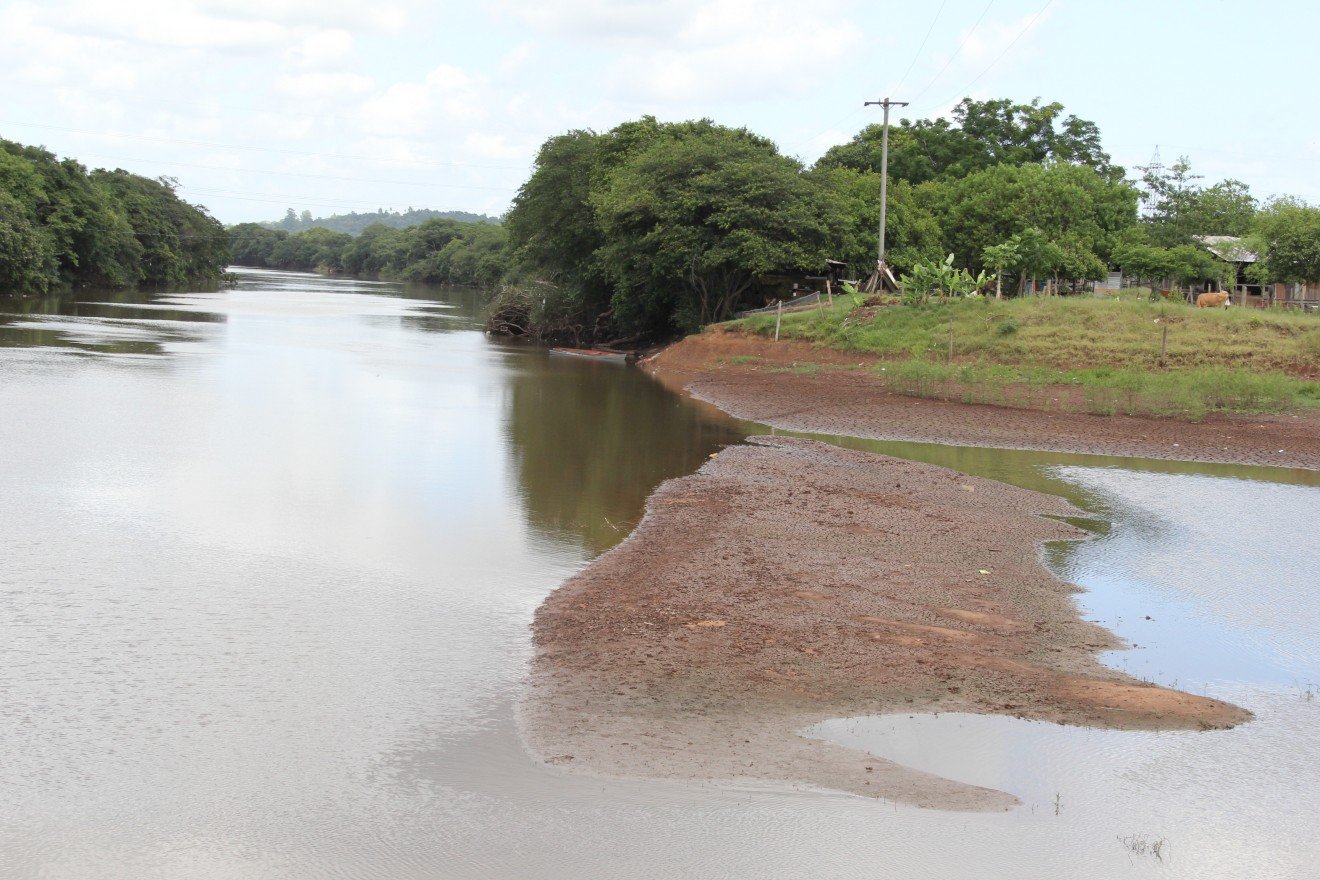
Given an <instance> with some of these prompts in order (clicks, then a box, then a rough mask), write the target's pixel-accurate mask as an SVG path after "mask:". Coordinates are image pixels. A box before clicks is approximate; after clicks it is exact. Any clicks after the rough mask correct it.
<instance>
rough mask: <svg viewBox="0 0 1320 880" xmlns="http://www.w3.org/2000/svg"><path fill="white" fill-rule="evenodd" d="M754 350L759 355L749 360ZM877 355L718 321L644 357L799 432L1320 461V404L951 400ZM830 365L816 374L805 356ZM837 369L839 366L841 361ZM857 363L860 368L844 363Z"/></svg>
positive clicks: (1281, 463) (714, 398)
mask: <svg viewBox="0 0 1320 880" xmlns="http://www.w3.org/2000/svg"><path fill="white" fill-rule="evenodd" d="M749 359H750V360H749ZM875 363H876V361H875V359H874V358H867V357H865V356H861V355H857V354H853V353H849V352H841V351H836V350H832V349H825V348H816V347H813V346H811V345H808V344H806V343H801V342H789V341H784V342H778V343H776V342H773V341H772V340H769V339H767V338H765V337H762V336H753V335H749V334H744V333H739V332H737V331H733V330H728V329H725V328H723V327H715V328H712V329H711V330H708V331H706V332H705V333H702V334H699V335H697V336H690V337H688V338H687V339H684V340H683V341H682V342H679V343H676V344H675V345H672V346H670V347H669V348H667V349H664V350H663V351H661V352H660V353H659V354H657V355H656V356H654V357H652V358H649V359H647V360H646V361H645V362H643V367H644V368H645V369H646V370H648V371H649V372H651V373H652V374H654V375H655V376H656V377H657V378H658V379H660V380H661V381H662V382H664V383H665V384H666V385H669V386H670V387H672V388H674V389H676V390H677V389H683V388H685V389H686V390H687V391H688V392H689V393H690V394H691V395H692V396H694V397H696V398H698V399H699V400H704V401H707V402H709V403H712V404H714V405H715V406H717V407H719V408H720V409H722V410H724V411H725V412H727V413H729V414H730V415H733V416H735V417H737V418H741V419H747V420H749V421H755V422H760V423H762V424H767V425H772V426H774V427H776V428H782V429H785V430H790V431H802V432H805V433H819V434H842V435H846V436H850V437H866V438H871V439H877V440H910V441H916V442H926V443H944V444H952V445H958V446H991V447H998V448H1003V449H1034V450H1043V451H1052V452H1081V453H1093V454H1098V455H1121V456H1136V457H1142V458H1162V459H1173V460H1179V461H1204V462H1223V463H1229V464H1253V465H1273V466H1277V467H1300V468H1311V469H1320V412H1316V411H1308V412H1304V413H1299V414H1287V415H1254V416H1237V415H1234V416H1221V415H1215V416H1210V417H1207V418H1206V419H1205V420H1204V421H1202V422H1195V423H1193V422H1185V421H1178V420H1174V419H1158V418H1135V417H1131V416H1119V415H1115V416H1098V415H1088V414H1085V413H1076V412H1052V411H1041V410H1033V409H1016V408H1008V407H997V406H985V405H977V404H965V403H950V402H946V401H940V400H924V399H919V398H915V397H905V396H902V395H899V394H894V393H891V392H889V391H887V390H886V389H885V387H884V384H883V380H882V379H881V378H880V377H879V376H877V375H876V374H875V373H874V371H872V370H870V369H861V370H859V369H856V368H857V367H858V366H859V365H863V366H866V367H870V366H872V365H873V364H875ZM800 364H819V365H823V366H824V367H825V369H822V370H819V371H818V372H816V373H815V374H812V375H806V374H802V373H795V372H791V369H792V368H793V366H794V365H800ZM831 368H834V369H831ZM844 368H851V369H844Z"/></svg>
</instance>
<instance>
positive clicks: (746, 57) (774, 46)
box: [499, 0, 861, 104]
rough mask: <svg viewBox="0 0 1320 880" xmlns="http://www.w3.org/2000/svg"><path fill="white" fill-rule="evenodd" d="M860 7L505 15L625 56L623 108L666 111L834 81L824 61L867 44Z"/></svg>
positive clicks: (536, 6)
mask: <svg viewBox="0 0 1320 880" xmlns="http://www.w3.org/2000/svg"><path fill="white" fill-rule="evenodd" d="M854 6H855V4H854V3H852V2H849V0H821V2H817V3H815V4H812V5H806V4H803V3H800V2H793V0H640V2H599V0H569V2H567V3H557V4H555V5H554V7H553V9H551V8H550V7H549V6H547V4H545V3H543V2H540V3H538V2H533V0H504V2H502V3H501V4H500V6H499V8H500V9H501V10H502V11H503V12H504V13H506V14H509V15H513V16H516V17H518V18H520V19H521V20H522V21H524V22H525V23H527V24H529V25H531V26H532V27H534V28H537V29H538V30H542V31H544V32H546V33H549V34H553V35H554V36H557V37H561V38H564V39H570V40H574V41H579V42H586V43H590V44H595V45H601V46H604V47H606V48H608V49H612V50H614V51H615V53H616V54H615V57H614V59H613V61H612V63H611V65H610V67H611V71H610V76H609V77H608V79H609V81H610V82H611V83H612V84H613V86H614V92H615V96H616V97H617V98H619V99H621V100H628V101H632V102H644V103H659V104H681V103H689V102H693V101H701V102H703V103H708V102H714V101H727V100H736V101H738V102H753V103H754V102H757V101H764V100H774V99H775V98H777V97H781V96H782V95H783V94H784V93H793V94H803V93H806V92H807V91H809V90H810V89H812V88H813V87H814V86H816V85H818V83H819V82H820V80H821V78H822V77H823V76H824V75H825V74H826V73H828V66H827V65H823V64H821V63H820V59H821V58H822V57H827V56H833V57H837V58H842V57H845V56H846V55H847V53H848V52H850V51H852V50H854V49H856V48H857V47H858V46H859V44H860V37H861V28H860V27H858V26H857V25H856V24H855V23H854V22H853V21H852V20H851V19H850V17H849V16H850V12H851V11H852V9H853V7H854Z"/></svg>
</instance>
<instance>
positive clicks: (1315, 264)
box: [1251, 199, 1320, 283]
mask: <svg viewBox="0 0 1320 880" xmlns="http://www.w3.org/2000/svg"><path fill="white" fill-rule="evenodd" d="M1251 243H1252V244H1253V245H1254V246H1255V247H1256V248H1257V250H1258V251H1259V253H1260V257H1261V259H1260V262H1259V263H1257V265H1256V267H1254V271H1253V274H1254V275H1255V276H1256V277H1257V278H1258V279H1259V280H1261V281H1263V282H1271V281H1281V282H1298V283H1306V282H1315V281H1320V208H1317V207H1314V206H1312V205H1308V204H1306V203H1305V202H1302V201H1298V200H1296V199H1276V200H1274V201H1273V202H1271V203H1270V204H1269V205H1267V206H1266V207H1265V210H1263V211H1261V212H1260V214H1259V215H1258V216H1257V217H1256V221H1255V225H1254V229H1253V234H1252V237H1251Z"/></svg>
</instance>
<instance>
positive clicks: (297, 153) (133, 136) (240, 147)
mask: <svg viewBox="0 0 1320 880" xmlns="http://www.w3.org/2000/svg"><path fill="white" fill-rule="evenodd" d="M0 125H18V126H23V127H26V128H42V129H48V130H50V131H63V132H69V133H71V134H90V135H97V136H99V137H112V138H127V139H129V140H139V141H153V142H157V143H167V144H186V145H188V146H194V147H217V148H219V149H226V150H248V151H251V152H256V153H278V154H280V155H285V156H312V157H317V158H322V159H349V160H352V161H355V162H375V163H377V164H386V163H387V162H388V161H390V160H384V159H381V158H380V157H378V156H355V155H351V154H347V153H321V152H309V151H307V150H288V149H282V148H280V147H255V146H249V145H245V144H227V143H221V142H218V141H198V140H190V139H187V138H171V137H160V136H157V135H145V134H124V133H122V132H115V131H104V130H98V129H92V128H67V127H65V126H61V125H47V124H45V123H41V122H14V121H12V120H3V119H0ZM401 164H406V165H414V166H417V167H419V168H425V167H434V168H452V167H462V168H484V169H488V170H495V171H521V170H525V169H526V168H527V166H526V165H472V164H468V163H465V162H427V161H422V160H414V161H408V162H404V163H401Z"/></svg>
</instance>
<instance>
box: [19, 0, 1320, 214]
mask: <svg viewBox="0 0 1320 880" xmlns="http://www.w3.org/2000/svg"><path fill="white" fill-rule="evenodd" d="M1318 10H1320V6H1318V5H1317V4H1313V3H1309V2H1307V3H1304V2H1300V0H1299V2H1281V0H1258V2H1256V3H1252V4H1248V3H1244V2H1241V0H1238V2H1231V0H1219V2H1216V0H1195V2H1193V0H1144V2H1132V0H1108V2H1104V3H1100V2H1095V0H1054V2H1048V3H1047V2H1045V0H989V2H987V0H943V2H942V0H926V2H923V3H913V2H905V3H894V2H880V0H870V2H865V0H857V2H854V0H813V2H809V3H808V2H801V0H614V2H601V0H486V2H476V3H473V2H467V3H451V2H447V0H429V2H423V0H375V2H363V0H351V2H349V0H117V2H107V0H39V2H31V0H0V98H2V99H0V136H3V137H6V138H9V139H11V140H17V141H21V142H24V143H31V144H43V145H45V146H46V147H48V148H49V149H51V150H54V151H55V152H57V153H59V154H61V155H69V156H73V157H76V158H78V159H80V160H82V161H83V162H85V163H86V164H88V165H89V166H109V167H122V168H127V169H129V170H131V171H135V172H138V173H140V174H146V175H149V176H157V175H162V174H164V175H169V176H172V177H176V178H178V180H179V181H180V184H181V187H182V190H181V191H182V193H183V195H184V196H185V197H186V198H187V199H188V200H189V201H192V202H195V203H200V204H204V205H206V206H208V207H209V208H210V209H211V211H212V212H213V213H214V214H215V215H216V216H217V217H219V218H220V219H221V220H223V221H225V222H237V221H241V220H253V219H272V218H276V217H278V216H280V215H282V214H283V212H284V209H285V208H286V207H293V208H295V209H297V210H299V211H301V210H302V209H304V208H306V209H309V210H311V211H312V213H313V214H317V215H323V214H330V213H338V212H343V211H349V210H359V211H368V210H374V209H376V208H379V207H387V208H405V207H408V206H410V205H411V206H417V207H433V208H441V209H463V210H471V211H478V212H485V213H491V214H499V213H501V212H503V211H504V210H505V209H506V208H507V206H508V204H509V201H510V199H511V198H512V197H513V195H514V192H515V191H516V189H517V187H518V185H519V183H521V182H522V180H523V179H524V178H525V176H526V174H527V171H528V168H529V166H530V163H531V160H532V158H533V156H534V154H535V150H536V147H537V145H538V144H539V143H540V142H541V141H542V140H544V139H545V138H546V137H547V136H549V135H552V134H556V133H559V132H562V131H565V130H567V129H573V128H594V129H598V130H599V129H607V128H609V127H611V126H613V125H615V124H617V123H619V122H621V121H623V120H626V119H631V118H636V117H638V116H640V115H643V114H647V113H650V114H654V115H656V116H658V117H660V118H662V119H666V120H677V119H686V118H693V117H702V116H708V117H710V118H712V119H715V120H716V121H718V122H721V123H724V124H728V125H746V126H748V127H750V128H752V129H754V130H755V131H758V132H760V133H762V134H765V135H767V136H769V137H771V138H773V139H775V140H776V141H777V142H778V143H779V145H780V147H781V149H783V150H784V151H785V152H787V153H790V154H793V155H797V156H800V157H801V158H802V159H803V160H805V161H808V162H809V161H811V160H813V159H815V158H816V157H817V156H819V155H820V153H821V152H823V151H824V150H825V149H827V148H828V147H829V146H830V145H832V144H835V143H839V142H841V141H844V140H847V139H848V138H849V137H851V136H852V135H853V134H854V133H855V132H856V131H857V130H858V129H860V128H861V127H862V126H863V125H865V124H866V123H868V122H870V121H874V120H876V119H877V118H878V113H877V111H876V110H875V109H874V108H871V109H866V110H864V109H863V108H862V106H861V105H862V102H863V101H864V100H867V99H875V98H878V97H881V96H884V95H891V96H892V97H894V98H895V99H898V100H908V101H911V102H912V106H911V107H910V108H909V110H908V111H907V112H908V113H910V114H911V115H914V116H930V115H938V114H940V113H942V112H946V111H947V109H948V108H949V107H951V106H952V105H953V104H954V103H956V102H957V100H958V99H960V98H961V97H962V96H964V95H972V96H974V97H977V98H989V97H1010V98H1015V99H1020V100H1028V99H1030V98H1032V97H1036V96H1040V97H1042V98H1044V99H1045V100H1046V101H1051V100H1058V101H1061V102H1063V103H1064V104H1065V105H1066V107H1067V108H1068V110H1069V111H1070V112H1074V113H1076V114H1077V115H1079V116H1082V117H1084V118H1087V119H1092V120H1094V121H1095V122H1097V123H1098V124H1099V126H1100V129H1101V132H1102V133H1103V135H1104V138H1105V143H1106V146H1107V148H1108V149H1109V151H1110V152H1111V153H1112V154H1113V155H1114V156H1115V157H1116V159H1118V161H1119V162H1120V163H1122V164H1125V165H1128V166H1129V167H1130V166H1132V165H1135V164H1144V163H1145V162H1146V161H1148V160H1149V159H1150V158H1151V156H1152V154H1153V153H1154V152H1155V150H1156V147H1157V146H1158V148H1159V151H1160V153H1161V155H1162V156H1163V158H1164V159H1165V160H1166V161H1170V160H1173V159H1175V158H1177V157H1178V156H1179V155H1182V154H1186V155H1188V156H1190V158H1191V160H1192V163H1193V165H1194V166H1195V168H1196V170H1198V171H1200V172H1202V173H1204V174H1205V175H1206V177H1207V180H1208V181H1213V180H1218V179H1221V178H1223V177H1237V178H1240V179H1242V180H1245V181H1247V182H1248V183H1249V184H1250V185H1251V186H1252V189H1253V191H1254V192H1255V193H1257V194H1258V195H1261V196H1266V195H1269V194H1273V193H1293V194H1299V195H1302V196H1304V197H1306V198H1308V199H1311V200H1320V179H1317V175H1316V173H1315V168H1316V163H1317V159H1320V115H1317V113H1316V107H1317V103H1318V102H1317V100H1316V98H1315V96H1314V91H1313V87H1312V83H1313V82H1314V79H1315V73H1314V72H1315V62H1314V60H1313V41H1314V35H1315V33H1316V32H1317V25H1320V11H1318Z"/></svg>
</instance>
